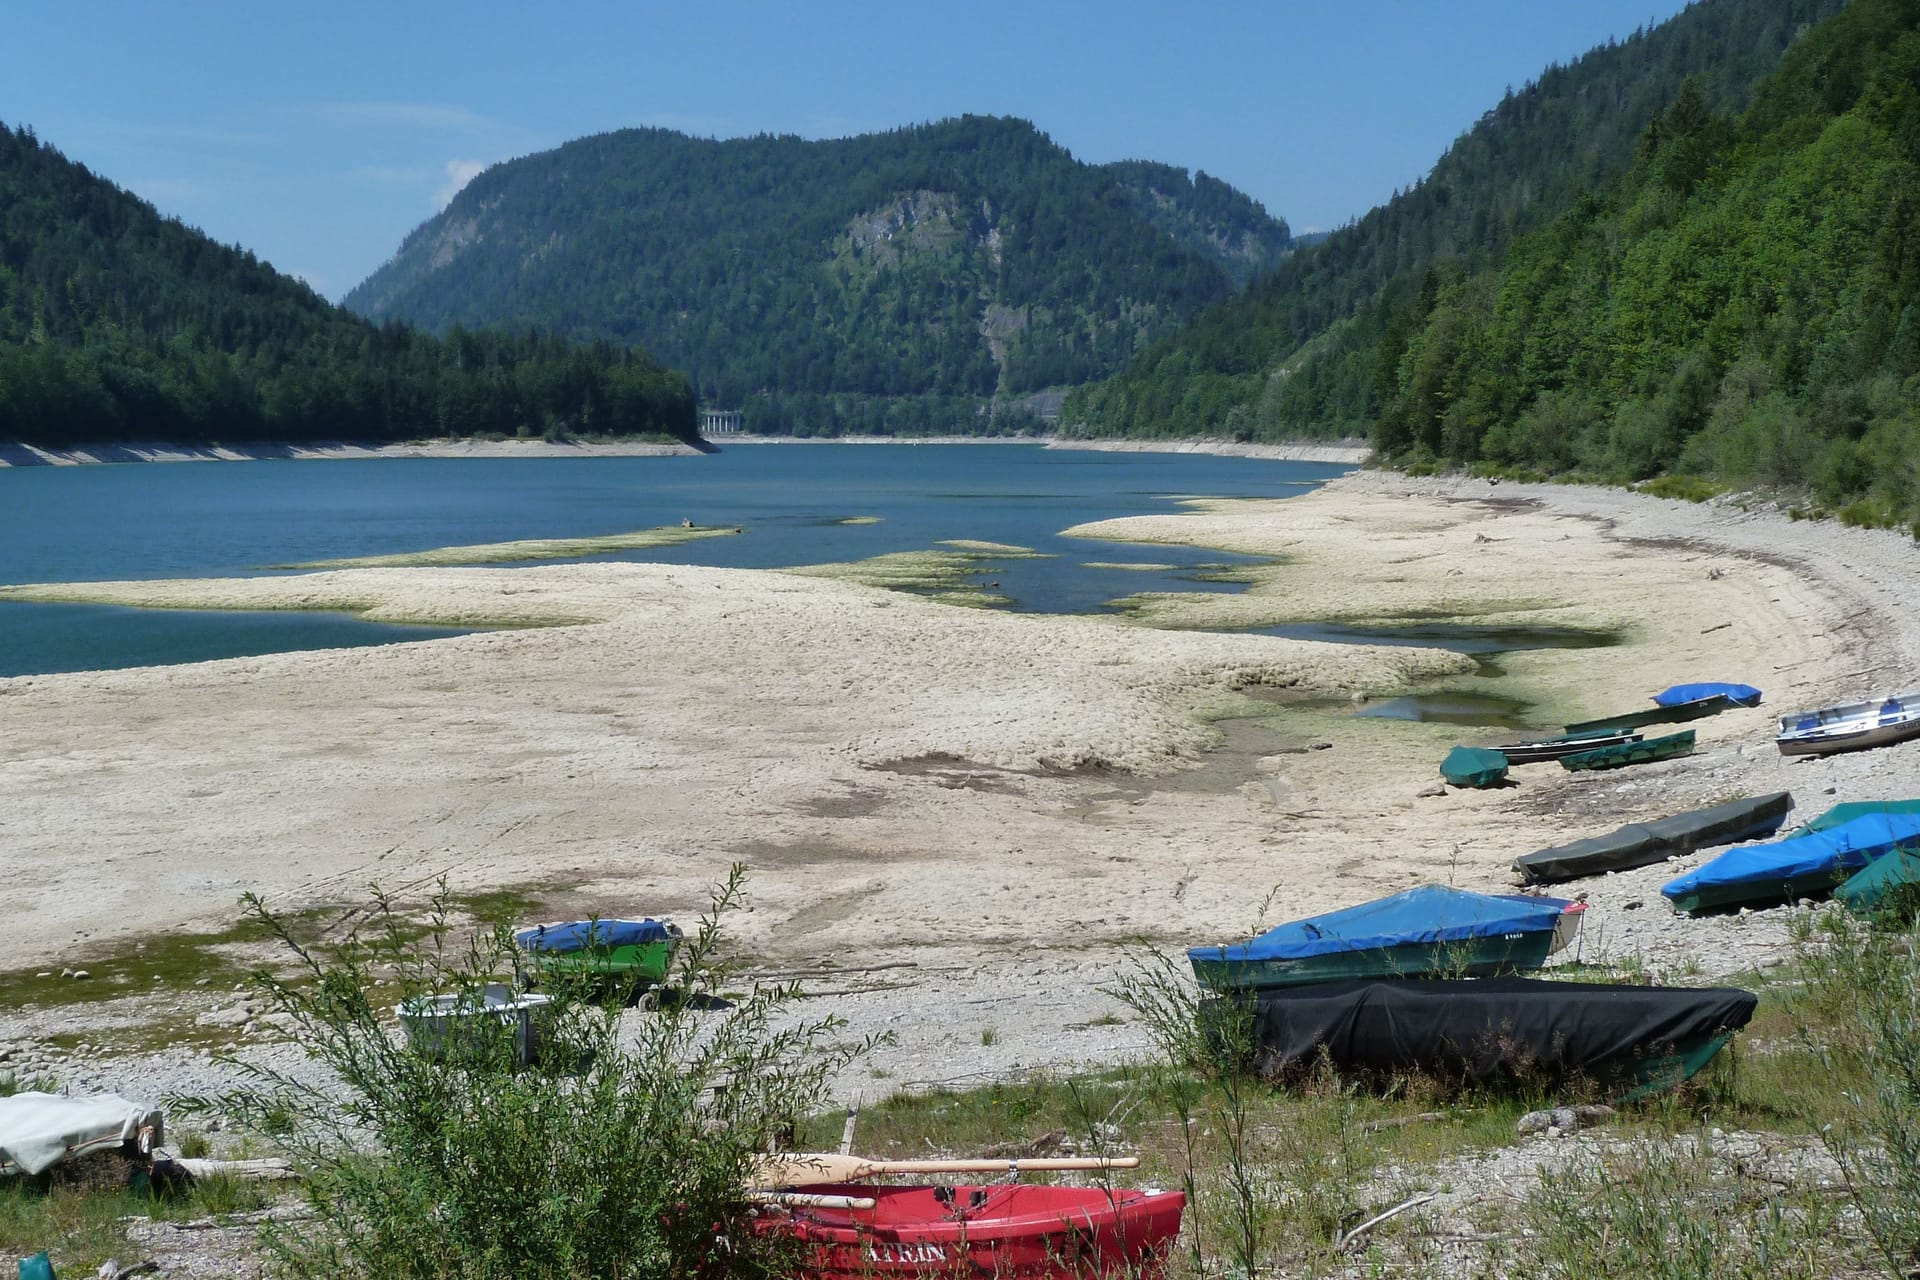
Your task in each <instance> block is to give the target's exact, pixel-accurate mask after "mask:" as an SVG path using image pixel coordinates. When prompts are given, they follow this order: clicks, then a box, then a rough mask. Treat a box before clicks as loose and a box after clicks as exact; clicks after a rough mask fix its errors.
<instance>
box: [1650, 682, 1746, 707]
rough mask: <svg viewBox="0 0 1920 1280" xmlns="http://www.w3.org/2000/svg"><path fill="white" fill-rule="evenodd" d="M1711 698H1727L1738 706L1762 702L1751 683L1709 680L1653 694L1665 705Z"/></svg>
mask: <svg viewBox="0 0 1920 1280" xmlns="http://www.w3.org/2000/svg"><path fill="white" fill-rule="evenodd" d="M1709 698H1725V699H1726V700H1727V701H1728V702H1731V703H1732V704H1733V705H1734V706H1736V707H1754V706H1758V705H1759V704H1760V691H1759V690H1758V689H1756V688H1754V687H1753V686H1752V685H1750V684H1728V683H1726V682H1725V681H1724V680H1708V681H1705V682H1703V683H1701V684H1677V685H1674V686H1673V688H1671V689H1664V690H1662V691H1661V692H1659V693H1656V694H1654V695H1653V700H1654V701H1655V702H1657V703H1659V704H1660V705H1661V706H1663V707H1683V706H1686V705H1687V704H1688V703H1692V702H1705V701H1707V700H1708V699H1709Z"/></svg>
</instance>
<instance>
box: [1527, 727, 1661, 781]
mask: <svg viewBox="0 0 1920 1280" xmlns="http://www.w3.org/2000/svg"><path fill="white" fill-rule="evenodd" d="M1692 751H1693V730H1691V729H1687V730H1683V731H1682V732H1680V733H1670V734H1668V735H1667V736H1666V737H1664V738H1647V739H1644V740H1642V741H1638V742H1625V743H1622V744H1621V745H1619V746H1617V747H1595V748H1594V749H1593V750H1591V751H1576V752H1574V753H1573V754H1572V755H1566V756H1561V757H1560V767H1561V768H1562V769H1568V770H1573V771H1576V772H1577V771H1579V770H1583V769H1623V768H1625V767H1626V766H1627V765H1630V764H1651V763H1652V762H1653V761H1655V760H1671V759H1673V758H1674V757H1675V756H1684V755H1688V754H1690V753H1691V752H1692Z"/></svg>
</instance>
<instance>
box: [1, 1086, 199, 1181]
mask: <svg viewBox="0 0 1920 1280" xmlns="http://www.w3.org/2000/svg"><path fill="white" fill-rule="evenodd" d="M143 1129H144V1130H147V1132H146V1134H145V1135H143V1134H142V1133H141V1131H142V1130H143ZM143 1136H144V1138H145V1141H144V1142H143V1143H141V1144H140V1145H142V1147H143V1148H144V1149H147V1150H151V1149H152V1147H153V1144H154V1143H156V1142H159V1141H160V1140H161V1138H162V1136H163V1135H162V1134H161V1130H160V1112H159V1109H158V1108H155V1107H151V1106H148V1105H147V1104H145V1103H142V1102H129V1101H127V1100H126V1099H125V1098H121V1097H116V1096H115V1095H113V1094H111V1093H102V1094H96V1095H94V1096H93V1097H91V1098H63V1097H61V1096H60V1095H58V1094H53V1093H16V1094H14V1095H13V1096H12V1097H9V1098H0V1174H5V1173H39V1172H41V1171H42V1170H45V1169H50V1168H52V1167H53V1166H54V1165H56V1164H59V1163H60V1162H61V1161H62V1160H67V1159H71V1158H72V1157H74V1156H77V1155H84V1154H86V1153H87V1152H89V1151H97V1150H100V1149H102V1148H106V1147H117V1146H119V1145H120V1144H121V1143H123V1142H130V1141H138V1140H140V1139H141V1138H142V1137H143Z"/></svg>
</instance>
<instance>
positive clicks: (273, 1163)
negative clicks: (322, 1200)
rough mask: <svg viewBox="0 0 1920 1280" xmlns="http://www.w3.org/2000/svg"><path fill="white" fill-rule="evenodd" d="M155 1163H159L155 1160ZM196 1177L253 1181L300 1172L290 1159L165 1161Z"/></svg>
mask: <svg viewBox="0 0 1920 1280" xmlns="http://www.w3.org/2000/svg"><path fill="white" fill-rule="evenodd" d="M156 1163H160V1162H158V1161H156ZM165 1163H167V1164H171V1165H173V1166H174V1167H176V1168H179V1169H183V1170H185V1171H186V1172H187V1173H189V1174H191V1175H192V1176H194V1177H196V1178H215V1177H224V1178H241V1179H244V1180H246V1181H249V1182H254V1181H284V1180H286V1179H288V1178H298V1177H299V1176H300V1173H299V1171H298V1170H296V1169H295V1168H294V1167H293V1161H291V1160H200V1159H193V1158H185V1159H181V1158H176V1159H173V1160H169V1161H166V1162H165Z"/></svg>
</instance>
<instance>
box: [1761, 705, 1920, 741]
mask: <svg viewBox="0 0 1920 1280" xmlns="http://www.w3.org/2000/svg"><path fill="white" fill-rule="evenodd" d="M1912 737H1920V692H1915V693H1903V694H1898V695H1896V696H1894V697H1891V698H1875V699H1873V700H1871V701H1868V702H1850V703H1846V704H1845V705H1843V706H1838V707H1822V708H1821V709H1820V710H1818V711H1803V712H1800V713H1799V714H1797V715H1790V716H1781V717H1780V732H1779V734H1778V735H1777V736H1776V737H1775V738H1774V742H1775V743H1776V744H1777V745H1778V746H1779V748H1780V754H1781V755H1783V756H1824V755H1830V754H1832V753H1833V752H1836V751H1864V750H1865V749H1866V748H1868V747H1884V746H1886V745H1887V744H1888V743H1890V742H1900V741H1903V740H1905V739H1907V738H1912Z"/></svg>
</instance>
